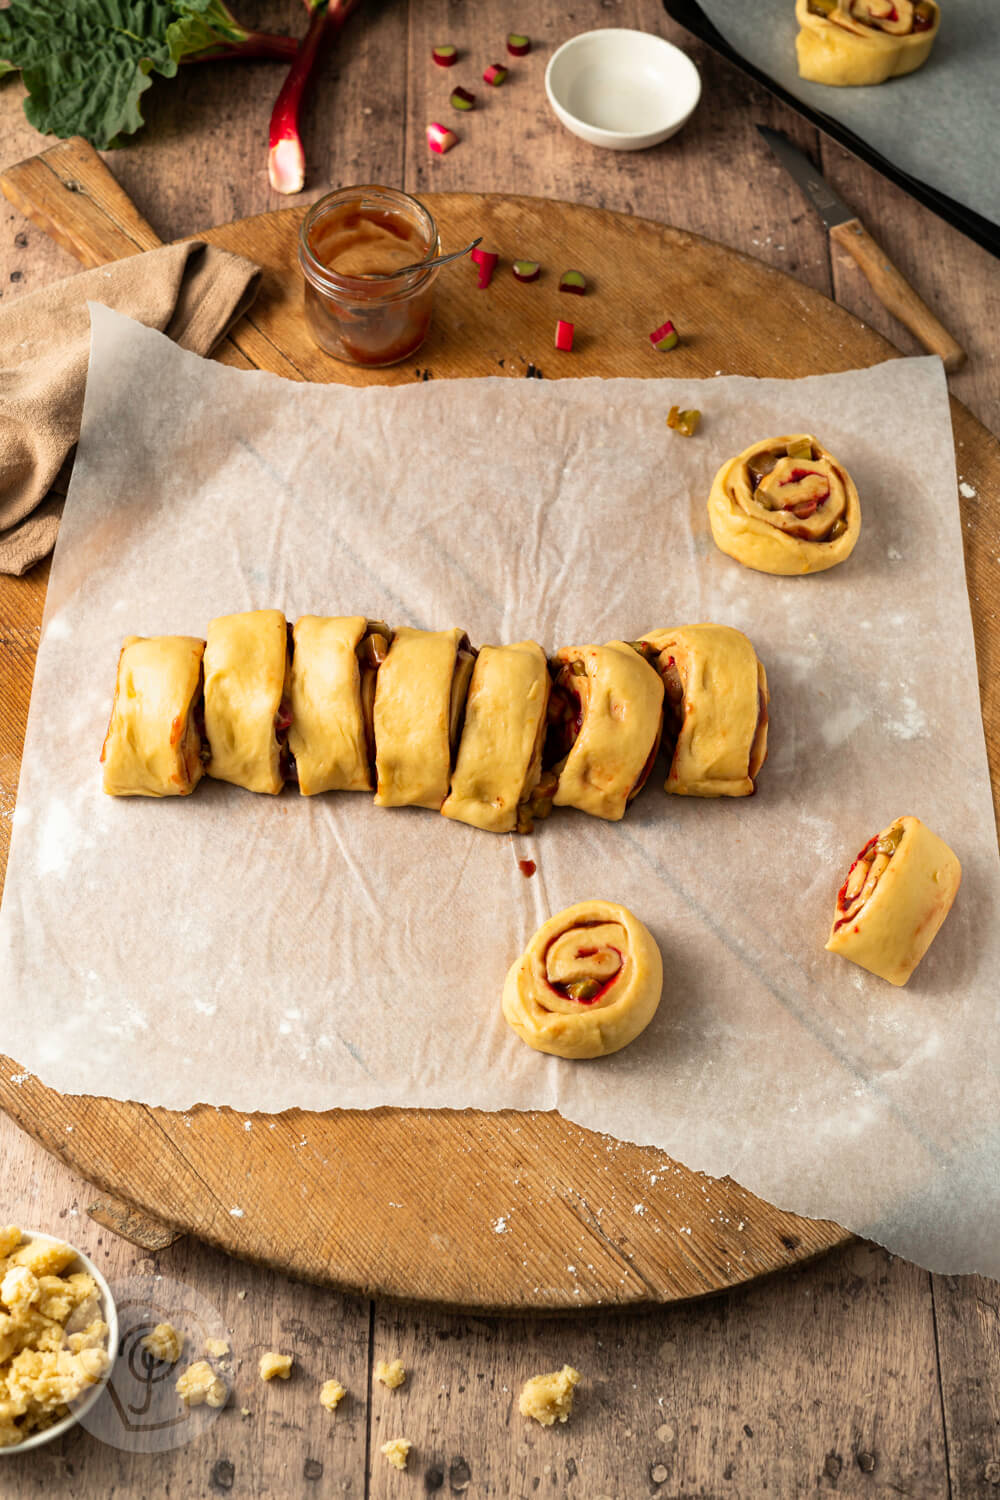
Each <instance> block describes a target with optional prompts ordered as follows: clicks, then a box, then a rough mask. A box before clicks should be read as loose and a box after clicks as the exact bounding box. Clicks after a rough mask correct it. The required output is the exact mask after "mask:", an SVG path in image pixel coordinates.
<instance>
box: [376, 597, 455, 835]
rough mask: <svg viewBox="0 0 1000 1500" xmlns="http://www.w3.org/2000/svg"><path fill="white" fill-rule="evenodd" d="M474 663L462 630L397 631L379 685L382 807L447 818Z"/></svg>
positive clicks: (405, 628) (378, 802)
mask: <svg viewBox="0 0 1000 1500" xmlns="http://www.w3.org/2000/svg"><path fill="white" fill-rule="evenodd" d="M474 663H475V653H474V652H473V650H472V648H471V647H470V645H469V639H468V636H467V635H466V634H465V632H464V631H462V630H458V629H454V630H411V629H410V628H409V627H408V626H405V625H404V626H401V627H400V629H399V630H397V631H396V633H395V635H394V636H393V638H392V645H391V646H390V647H389V652H388V655H387V656H386V659H385V661H384V662H383V663H382V666H381V667H380V668H379V673H378V677H377V679H376V683H375V710H374V722H375V770H376V775H377V785H378V789H377V791H376V793H375V802H376V805H377V806H378V807H431V808H433V809H434V811H435V812H439V811H440V809H441V804H442V803H443V802H444V799H445V798H446V797H447V795H448V785H449V782H450V780H451V765H452V754H453V752H454V749H455V746H456V745H457V744H458V740H459V735H460V732H461V728H462V714H463V712H464V710H465V697H466V693H467V692H468V689H469V679H470V678H471V676H472V668H473V665H474Z"/></svg>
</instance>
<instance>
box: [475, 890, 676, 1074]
mask: <svg viewBox="0 0 1000 1500" xmlns="http://www.w3.org/2000/svg"><path fill="white" fill-rule="evenodd" d="M662 989H663V962H662V959H661V957H660V950H659V948H658V947H657V945H656V941H655V939H654V938H653V936H652V934H651V933H650V932H649V931H648V930H647V929H646V928H645V927H644V926H643V924H642V923H641V922H640V921H639V919H638V918H637V917H635V916H633V914H632V913H631V912H630V911H628V910H627V908H626V907H624V906H619V905H618V904H617V903H616V902H613V901H580V902H577V904H576V905H575V906H569V907H567V908H566V910H565V911H561V912H558V913H557V914H556V915H555V916H554V917H550V918H549V920H548V921H547V922H545V923H543V924H542V926H541V927H539V929H538V931H537V932H536V933H535V935H534V936H533V937H532V939H531V941H530V943H529V944H528V946H527V948H526V949H525V951H524V952H523V953H522V954H521V956H520V958H518V959H517V960H516V961H515V962H514V963H513V964H512V965H511V968H510V970H509V972H508V974H507V979H506V983H505V984H504V990H503V1002H502V1003H503V1014H504V1019H505V1020H506V1021H507V1024H508V1025H509V1026H511V1027H512V1028H513V1029H514V1031H516V1032H517V1034H518V1036H519V1037H520V1038H521V1040H522V1041H523V1042H527V1044H528V1046H529V1047H533V1048H534V1049H535V1051H536V1052H548V1053H551V1054H552V1055H553V1056H555V1057H572V1058H583V1057H606V1056H607V1055H608V1054H609V1053H611V1052H618V1051H619V1050H620V1049H621V1048H622V1047H626V1046H627V1045H628V1043H629V1042H631V1041H634V1040H635V1038H636V1037H637V1036H638V1035H639V1033H640V1032H641V1031H644V1030H645V1028H646V1027H647V1026H648V1025H649V1023H650V1021H651V1020H652V1019H653V1016H654V1015H655V1014H656V1008H657V1006H658V1005H659V1003H660V995H661V992H662Z"/></svg>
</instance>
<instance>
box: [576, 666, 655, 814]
mask: <svg viewBox="0 0 1000 1500" xmlns="http://www.w3.org/2000/svg"><path fill="white" fill-rule="evenodd" d="M555 670H556V680H555V688H554V690H553V694H552V704H551V708H550V722H551V724H552V733H553V736H554V738H555V740H556V742H557V744H558V742H559V740H560V737H561V740H562V744H561V749H562V752H563V756H564V759H562V760H561V762H560V763H559V764H558V765H557V766H556V770H557V773H558V776H559V785H558V786H557V788H556V793H555V796H554V798H553V802H554V803H555V804H556V806H558V807H578V808H579V809H580V811H581V812H585V813H591V814H592V815H593V816H594V817H596V818H609V819H611V820H612V821H617V820H618V819H619V818H622V817H624V816H625V809H626V807H627V806H628V804H629V802H630V801H631V799H632V798H633V797H634V796H635V795H636V794H637V793H638V792H639V791H641V789H642V787H643V785H644V783H645V781H646V777H647V776H648V775H649V773H650V771H651V770H652V767H653V761H654V760H655V759H656V752H657V750H658V748H659V744H660V733H661V730H662V728H663V683H662V681H661V679H660V675H659V673H658V672H657V671H656V669H655V668H654V667H651V666H650V664H649V662H648V661H645V660H644V658H643V657H642V656H641V655H640V654H639V653H638V652H637V651H636V650H635V649H634V648H633V647H632V646H629V645H626V643H625V642H624V641H610V642H609V643H608V644H607V645H606V646H567V647H566V648H565V649H564V650H562V651H560V652H558V653H557V655H556V659H555Z"/></svg>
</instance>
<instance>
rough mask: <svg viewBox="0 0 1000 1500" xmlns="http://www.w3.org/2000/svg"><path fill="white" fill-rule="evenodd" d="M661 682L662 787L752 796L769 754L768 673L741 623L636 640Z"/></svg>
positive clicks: (698, 627) (699, 794)
mask: <svg viewBox="0 0 1000 1500" xmlns="http://www.w3.org/2000/svg"><path fill="white" fill-rule="evenodd" d="M637 646H638V647H639V648H640V649H643V648H645V649H646V650H648V652H649V653H650V656H651V659H652V662H653V664H654V665H655V667H656V669H657V671H658V672H659V673H660V675H661V677H662V678H663V685H664V688H665V689H666V693H665V698H664V712H663V723H664V727H663V735H664V741H665V743H666V745H667V749H668V751H670V752H671V753H670V770H669V772H668V774H667V780H666V790H667V791H668V792H675V793H677V794H679V795H680V796H682V797H749V796H751V795H752V793H753V792H755V791H756V789H757V774H758V772H759V771H760V768H761V766H762V765H763V764H764V761H765V760H766V759H767V726H768V704H769V701H770V699H769V695H768V691H767V674H766V673H765V671H764V665H763V663H762V662H760V661H758V659H757V653H756V651H755V650H754V648H753V646H752V645H751V643H750V641H749V640H748V639H747V637H746V636H745V635H744V634H743V632H742V631H740V630H733V629H732V628H731V627H730V626H728V625H685V626H682V627H680V628H679V629H677V630H650V631H649V632H648V633H647V634H646V635H644V636H643V637H642V640H641V641H639V642H637Z"/></svg>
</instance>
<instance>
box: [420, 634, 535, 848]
mask: <svg viewBox="0 0 1000 1500" xmlns="http://www.w3.org/2000/svg"><path fill="white" fill-rule="evenodd" d="M550 688H551V678H550V677H549V669H548V662H547V661H546V659H545V652H544V651H543V650H542V648H541V646H539V645H538V644H537V643H536V642H535V641H518V642H517V644H516V645H513V646H483V647H482V648H481V650H480V652H479V655H478V656H477V657H476V663H475V666H474V668H473V672H472V680H471V682H470V684H469V693H468V697H467V699H466V704H465V723H464V727H463V729H462V738H461V741H460V742H459V746H458V756H457V759H456V761H455V770H454V773H453V774H452V778H451V791H450V792H449V794H448V796H447V798H446V799H445V802H444V805H443V806H442V808H441V811H442V812H443V813H444V815H445V817H446V818H455V819H457V820H458V821H459V822H462V823H471V824H472V826H473V827H475V828H484V829H486V830H488V831H489V832H490V833H513V832H515V831H516V832H517V833H530V831H531V828H532V825H533V820H534V818H536V817H544V816H545V814H546V813H547V811H548V810H549V809H550V808H551V805H552V797H551V794H552V792H553V791H554V790H555V777H554V776H551V775H546V776H544V777H543V772H542V748H543V746H544V743H545V730H546V723H547V711H548V706H549V692H550ZM546 793H547V794H548V795H546Z"/></svg>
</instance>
